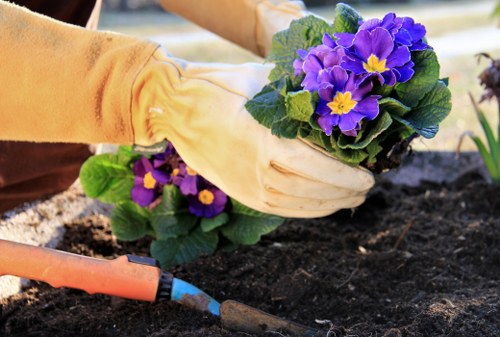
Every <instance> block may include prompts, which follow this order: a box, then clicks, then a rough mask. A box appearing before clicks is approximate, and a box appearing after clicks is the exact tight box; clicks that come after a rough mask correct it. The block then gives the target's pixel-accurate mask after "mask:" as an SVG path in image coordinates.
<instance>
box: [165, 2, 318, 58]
mask: <svg viewBox="0 0 500 337" xmlns="http://www.w3.org/2000/svg"><path fill="white" fill-rule="evenodd" d="M160 4H161V5H162V6H163V7H164V8H165V9H166V10H168V11H170V12H172V13H175V14H177V15H180V16H182V17H184V18H186V19H187V20H189V21H191V22H194V23H196V24H198V25H200V26H201V27H203V28H205V29H208V30H210V31H212V32H214V33H215V34H217V35H219V36H221V37H223V38H225V39H227V40H229V41H232V42H234V43H236V44H238V45H239V46H241V47H243V48H246V49H248V50H250V51H252V52H254V53H255V54H257V55H260V56H266V55H267V54H268V52H269V50H270V49H271V41H272V37H273V35H274V34H275V33H277V32H279V31H281V30H284V29H286V28H288V26H289V25H290V23H291V22H292V21H293V20H295V19H300V18H301V17H304V16H306V15H309V14H311V13H310V12H307V11H306V10H305V6H304V3H303V2H302V1H288V0H183V1H178V0H160Z"/></svg>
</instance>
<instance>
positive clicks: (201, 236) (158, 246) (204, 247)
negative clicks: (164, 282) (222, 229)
mask: <svg viewBox="0 0 500 337" xmlns="http://www.w3.org/2000/svg"><path fill="white" fill-rule="evenodd" d="M218 242H219V236H218V235H217V232H208V233H204V232H203V231H202V230H201V228H197V229H196V230H194V231H193V232H191V233H189V234H188V235H185V236H181V237H178V238H175V239H167V240H155V241H153V242H152V243H151V256H152V257H154V258H155V259H157V260H158V261H159V262H160V265H161V267H162V268H164V269H169V268H172V267H173V266H175V265H179V264H184V263H188V262H191V261H193V260H195V259H196V258H198V257H199V256H201V255H204V254H207V255H211V254H213V253H214V252H215V250H216V249H217V244H218Z"/></svg>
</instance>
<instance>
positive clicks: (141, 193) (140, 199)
mask: <svg viewBox="0 0 500 337" xmlns="http://www.w3.org/2000/svg"><path fill="white" fill-rule="evenodd" d="M133 171H134V175H135V178H134V186H133V187H132V191H131V197H132V200H133V201H134V202H135V203H136V204H138V205H139V206H141V207H145V206H149V205H150V204H151V203H152V202H153V201H154V200H155V199H156V198H158V197H159V196H160V194H161V188H162V187H163V185H165V184H168V183H169V182H170V175H169V174H168V173H166V172H164V171H162V170H157V169H155V168H154V167H153V164H152V163H151V162H150V160H149V159H148V158H146V157H142V158H141V159H140V160H138V161H136V162H135V164H134V168H133Z"/></svg>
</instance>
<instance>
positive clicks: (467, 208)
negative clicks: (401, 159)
mask: <svg viewBox="0 0 500 337" xmlns="http://www.w3.org/2000/svg"><path fill="white" fill-rule="evenodd" d="M476 158H477V157H476ZM470 162H471V163H472V164H474V163H475V164H477V161H475V160H472V161H470ZM444 163H447V165H450V166H451V167H452V170H451V171H450V170H448V171H447V172H448V174H447V173H444V174H443V179H442V180H443V181H444V182H428V181H425V176H424V177H423V178H421V179H424V181H422V180H421V179H420V180H418V181H417V182H418V183H414V182H413V183H411V182H410V181H409V180H408V182H409V183H411V184H413V185H415V186H409V185H404V184H403V183H404V181H406V180H405V179H404V178H403V181H402V182H401V181H400V180H398V179H401V176H400V175H399V176H397V177H392V178H391V180H389V179H387V178H384V179H381V180H380V181H379V182H378V183H377V186H376V187H375V188H374V189H373V190H372V191H371V192H370V194H369V196H368V199H367V201H366V202H365V203H364V204H363V205H362V206H360V207H359V208H358V209H356V210H355V211H354V212H351V211H350V210H346V211H341V212H338V213H336V214H334V215H332V216H330V217H326V218H321V219H313V220H292V219H290V220H287V221H286V222H285V223H284V224H283V225H282V226H281V227H280V228H279V229H278V230H276V231H275V232H274V233H271V234H270V235H267V236H265V237H264V238H263V239H262V241H261V242H260V243H259V244H258V245H255V246H249V247H240V248H239V249H237V250H236V251H232V252H223V251H219V252H218V253H216V254H215V255H214V256H206V257H202V258H200V259H198V260H197V261H195V262H193V263H190V264H187V265H184V266H179V267H177V268H175V269H174V270H172V271H173V272H174V274H175V275H176V276H177V277H178V278H181V279H184V280H186V281H188V282H191V283H193V284H195V285H197V286H198V287H200V288H201V289H203V290H205V291H206V292H207V293H208V294H210V295H212V296H213V297H215V298H216V299H218V300H221V301H222V300H225V299H234V300H237V301H239V302H242V303H245V304H248V305H251V306H254V307H257V308H260V309H262V310H264V311H267V312H269V313H272V314H275V315H278V316H281V317H284V318H287V319H291V320H294V321H297V322H300V323H303V324H306V325H309V326H312V327H315V328H318V329H320V330H321V331H320V332H319V333H318V336H328V337H332V336H336V337H340V336H359V337H362V336H367V337H368V336H386V337H389V336H390V337H397V336H467V337H471V336H478V337H479V336H491V337H493V336H500V293H499V289H500V280H499V275H500V188H498V187H494V186H492V185H489V184H488V183H487V182H485V180H484V179H483V175H482V174H480V173H479V172H478V171H476V170H470V169H469V170H464V166H463V165H461V164H460V163H454V164H450V163H451V162H450V161H449V160H445V161H444ZM432 165H434V166H430V167H431V168H432V167H435V170H436V171H435V172H437V170H438V167H437V166H436V165H435V162H434V164H432ZM443 165H444V164H443ZM443 165H441V166H443ZM453 167H455V168H454V169H453ZM423 171H424V169H423V168H422V170H420V172H423ZM445 172H446V171H445ZM451 173H453V174H455V175H457V177H456V179H454V178H455V177H454V176H453V175H452V174H451ZM457 173H460V174H457ZM462 173H463V174H462ZM431 174H432V173H431ZM415 176H416V173H411V174H410V175H407V178H411V177H415ZM451 178H453V181H451V182H450V181H449V180H451ZM446 180H448V181H446ZM391 181H392V182H391ZM393 182H398V183H397V184H396V183H393ZM148 246H149V242H148V240H141V241H139V242H134V243H131V242H129V243H124V242H117V241H116V240H115V239H114V238H113V236H112V234H111V231H110V225H109V220H108V219H107V218H106V217H102V216H88V217H86V218H84V219H83V220H78V221H75V222H72V223H67V224H66V233H65V235H64V238H63V239H62V241H61V242H60V243H59V247H58V248H59V249H62V250H66V251H70V252H74V253H78V254H84V255H90V256H96V257H106V258H111V257H115V256H118V255H121V254H128V253H134V254H139V255H147V254H148ZM1 303H2V311H3V312H2V318H1V320H0V335H2V333H3V334H4V335H5V336H23V337H24V336H72V337H74V336H134V337H139V336H150V337H153V336H154V337H160V336H253V335H250V334H247V333H241V332H234V331H227V330H225V329H224V328H223V327H222V326H221V323H220V321H219V319H217V318H214V317H211V316H210V315H208V314H206V313H199V312H195V311H192V310H189V309H186V308H184V307H182V306H181V305H179V304H176V303H170V302H160V303H153V304H152V303H144V302H138V301H131V300H123V299H118V298H112V297H108V296H103V295H88V294H86V293H83V292H81V291H77V290H71V289H53V288H50V287H49V286H47V285H46V284H43V283H36V282H34V283H32V284H31V286H30V287H29V288H27V289H25V291H24V292H23V293H21V294H18V295H14V296H11V297H10V298H7V299H4V300H2V302H1ZM317 320H320V321H322V323H323V324H319V323H318V321H317ZM328 321H329V322H330V323H328ZM266 335H267V336H280V335H281V336H286V334H283V333H280V332H269V333H266Z"/></svg>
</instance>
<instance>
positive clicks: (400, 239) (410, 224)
mask: <svg viewBox="0 0 500 337" xmlns="http://www.w3.org/2000/svg"><path fill="white" fill-rule="evenodd" d="M414 223H415V220H411V221H409V222H408V224H407V225H406V226H405V228H404V229H403V232H402V233H401V235H400V236H399V238H398V240H397V241H396V243H395V244H394V247H392V248H393V249H394V250H396V249H398V247H399V245H400V244H401V242H403V240H404V238H405V237H406V235H407V234H408V232H409V231H410V229H411V227H412V226H413V224H414Z"/></svg>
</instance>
